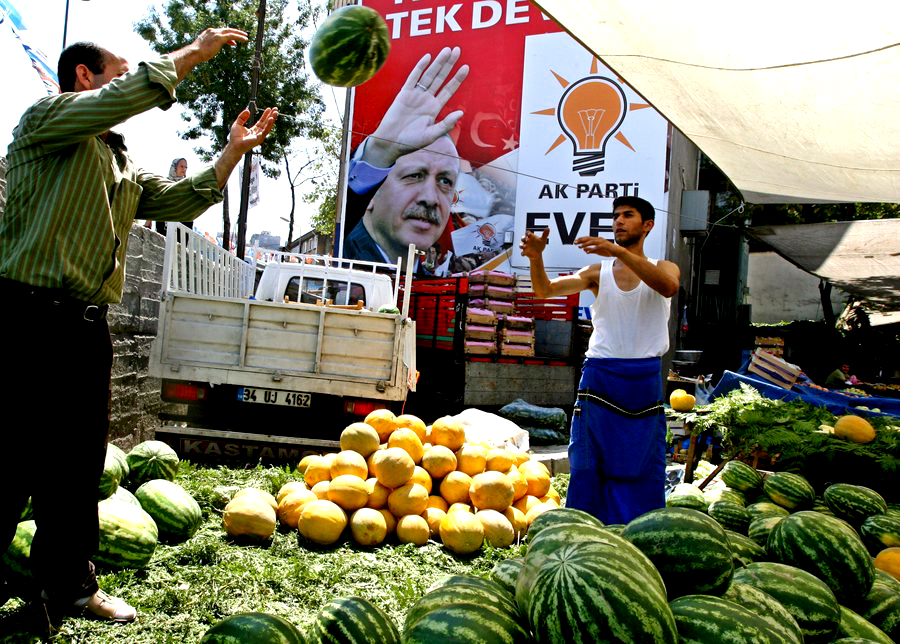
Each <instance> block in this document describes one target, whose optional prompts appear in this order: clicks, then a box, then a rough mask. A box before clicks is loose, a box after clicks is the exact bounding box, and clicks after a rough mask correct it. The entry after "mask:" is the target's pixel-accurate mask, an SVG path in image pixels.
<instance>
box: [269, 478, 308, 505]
mask: <svg viewBox="0 0 900 644" xmlns="http://www.w3.org/2000/svg"><path fill="white" fill-rule="evenodd" d="M308 489H309V488H308V487H306V484H305V483H304V482H303V481H288V482H287V483H285V484H284V485H282V486H281V489H280V490H278V494H276V495H275V501H276V502H277V503H279V504H280V503H281V500H282V499H283V498H284V497H286V496H287V495H288V494H291V493H292V492H296V491H297V490H308Z"/></svg>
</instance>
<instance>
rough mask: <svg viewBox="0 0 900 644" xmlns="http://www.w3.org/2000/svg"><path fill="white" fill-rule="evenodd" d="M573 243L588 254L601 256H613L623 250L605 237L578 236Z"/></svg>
mask: <svg viewBox="0 0 900 644" xmlns="http://www.w3.org/2000/svg"><path fill="white" fill-rule="evenodd" d="M575 245H576V246H578V248H580V249H581V250H583V251H584V252H586V253H588V254H589V255H600V256H601V257H615V256H616V255H617V254H619V253H620V252H621V251H622V250H623V249H622V247H621V246H617V245H616V244H614V243H613V242H611V241H609V240H608V239H606V238H605V237H579V238H578V239H576V240H575Z"/></svg>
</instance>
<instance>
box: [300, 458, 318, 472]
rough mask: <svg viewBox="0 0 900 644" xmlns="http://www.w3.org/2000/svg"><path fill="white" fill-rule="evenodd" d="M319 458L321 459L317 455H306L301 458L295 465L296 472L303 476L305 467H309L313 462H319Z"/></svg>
mask: <svg viewBox="0 0 900 644" xmlns="http://www.w3.org/2000/svg"><path fill="white" fill-rule="evenodd" d="M320 458H322V457H321V456H319V455H318V454H307V455H306V456H304V457H303V458H301V459H300V462H299V463H298V464H297V471H298V472H300V473H301V474H305V473H306V468H307V466H309V464H310V463H312V462H313V461H317V460H319V459H320Z"/></svg>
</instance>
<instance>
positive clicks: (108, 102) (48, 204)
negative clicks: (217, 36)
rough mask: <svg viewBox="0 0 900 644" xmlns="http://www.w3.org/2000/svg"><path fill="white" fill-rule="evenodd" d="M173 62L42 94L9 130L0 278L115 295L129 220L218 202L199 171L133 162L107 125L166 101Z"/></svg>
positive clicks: (176, 215) (107, 298)
mask: <svg viewBox="0 0 900 644" xmlns="http://www.w3.org/2000/svg"><path fill="white" fill-rule="evenodd" d="M176 80H177V77H176V75H175V65H174V64H173V63H172V61H171V60H169V59H168V58H165V57H163V58H162V59H161V60H159V61H154V62H146V63H141V64H140V65H139V66H138V68H137V69H136V70H135V71H134V72H130V73H128V74H125V75H124V76H122V77H120V78H117V79H114V80H112V81H111V82H110V83H108V84H107V85H104V86H103V87H102V88H100V89H97V90H91V91H84V92H68V93H65V94H58V95H56V96H48V97H47V98H43V99H41V100H39V101H38V102H37V103H35V104H34V105H32V106H31V107H30V108H28V110H27V111H26V112H25V114H24V115H23V116H22V120H21V121H20V122H19V125H18V126H17V127H16V129H15V130H13V141H12V143H10V145H9V151H8V154H7V160H8V163H9V169H8V171H7V181H8V183H7V201H6V210H5V212H4V214H3V216H2V217H0V277H4V278H6V279H11V280H16V281H18V282H24V283H27V284H32V285H34V286H39V287H45V288H52V289H60V290H62V291H63V292H65V293H66V294H68V295H69V296H71V297H74V298H78V299H80V300H85V301H87V302H90V303H92V304H110V303H114V302H118V301H120V300H121V299H122V287H123V283H124V279H125V247H126V245H127V243H128V233H129V231H130V230H131V225H132V223H133V222H134V220H135V219H136V218H140V219H153V220H157V221H193V220H194V219H196V218H197V216H198V215H200V214H201V213H203V211H205V210H206V209H207V208H209V207H210V206H211V205H212V204H214V203H216V202H218V201H221V200H222V193H221V191H220V190H219V188H218V184H217V181H216V175H215V170H214V169H213V168H212V167H209V168H207V169H205V170H203V171H202V172H200V173H198V174H194V175H192V176H190V177H188V178H187V179H185V180H183V181H179V182H172V181H169V180H168V179H165V178H163V177H160V176H157V175H152V174H149V173H146V172H144V171H143V170H141V169H139V168H137V167H135V166H134V164H133V163H132V161H131V159H130V158H129V157H128V154H127V152H126V149H125V145H124V140H123V139H122V137H121V136H120V135H118V134H116V133H115V132H109V134H108V135H107V136H106V139H105V140H104V139H103V138H101V136H102V135H103V134H104V133H105V132H108V131H109V129H110V128H111V127H114V126H115V125H117V124H119V123H122V122H124V121H126V120H127V119H128V118H130V117H132V116H135V115H136V114H141V113H142V112H146V111H148V110H150V109H151V108H153V107H161V108H163V109H168V107H169V106H171V105H172V103H174V102H175V99H174V96H175V84H176Z"/></svg>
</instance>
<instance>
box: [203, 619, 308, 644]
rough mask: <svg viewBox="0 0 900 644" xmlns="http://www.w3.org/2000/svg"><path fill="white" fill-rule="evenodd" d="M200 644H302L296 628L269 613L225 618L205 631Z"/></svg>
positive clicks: (302, 640)
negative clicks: (239, 643) (251, 643)
mask: <svg viewBox="0 0 900 644" xmlns="http://www.w3.org/2000/svg"><path fill="white" fill-rule="evenodd" d="M200 642H201V644H235V643H236V642H253V643H254V644H303V643H304V639H303V636H302V635H301V634H300V631H298V630H297V627H296V626H294V625H293V624H291V623H290V622H289V621H287V620H286V619H284V618H282V617H278V616H277V615H270V614H269V613H238V614H236V615H232V616H231V617H226V618H225V619H223V620H222V621H221V622H219V623H218V624H216V625H215V626H213V627H212V628H211V629H209V630H208V631H206V634H205V635H204V636H203V639H201V640H200Z"/></svg>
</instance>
